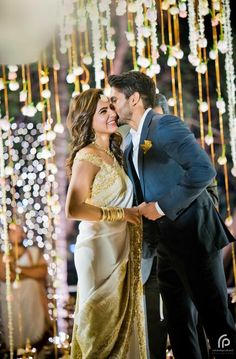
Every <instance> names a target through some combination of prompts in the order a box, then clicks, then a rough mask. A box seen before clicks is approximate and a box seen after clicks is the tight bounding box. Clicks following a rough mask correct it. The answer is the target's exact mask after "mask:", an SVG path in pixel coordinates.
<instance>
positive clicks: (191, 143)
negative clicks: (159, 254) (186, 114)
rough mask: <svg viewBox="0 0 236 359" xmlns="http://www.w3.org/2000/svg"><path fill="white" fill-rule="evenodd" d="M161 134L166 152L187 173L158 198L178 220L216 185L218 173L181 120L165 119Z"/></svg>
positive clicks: (159, 133)
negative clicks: (182, 213) (202, 194)
mask: <svg viewBox="0 0 236 359" xmlns="http://www.w3.org/2000/svg"><path fill="white" fill-rule="evenodd" d="M157 131H158V134H157V136H158V140H159V144H160V145H161V146H162V148H163V150H164V151H165V152H166V153H167V154H168V156H169V157H170V158H172V159H173V160H175V161H176V162H177V163H178V164H179V165H180V166H181V167H182V168H183V170H184V171H185V173H184V176H183V177H182V178H181V181H180V182H179V183H177V184H175V185H174V186H173V188H172V189H171V190H170V191H168V193H166V194H165V195H163V196H162V197H161V198H158V204H159V206H160V208H161V209H162V211H163V212H164V213H165V214H166V215H167V216H168V217H169V218H170V219H172V220H175V219H176V218H177V217H178V215H180V214H181V212H182V211H183V210H185V209H186V208H187V207H188V206H189V205H190V204H191V203H192V202H193V201H194V200H195V199H196V198H197V197H198V196H199V195H200V194H201V192H202V191H203V190H204V189H205V188H206V187H207V186H208V185H209V184H210V183H211V182H212V180H213V178H214V177H215V175H216V172H215V170H214V168H213V166H212V164H211V161H210V158H209V156H208V155H207V153H206V152H205V151H204V150H203V149H202V148H201V147H200V145H199V144H198V143H197V141H196V139H195V137H194V135H193V133H192V132H191V131H190V129H189V128H188V127H187V126H186V125H185V124H184V123H183V122H182V121H181V120H180V119H179V118H177V117H174V116H165V117H163V118H162V119H161V120H160V121H159V126H158V130H157ZM174 175H175V174H174V173H173V176H174Z"/></svg>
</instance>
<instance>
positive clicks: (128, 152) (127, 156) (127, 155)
mask: <svg viewBox="0 0 236 359" xmlns="http://www.w3.org/2000/svg"><path fill="white" fill-rule="evenodd" d="M132 150H133V144H132V141H130V143H129V145H128V146H127V148H126V149H125V153H124V156H125V164H126V170H127V175H128V176H129V178H130V179H131V181H132V182H133V183H134V178H133V173H132V170H131V166H130V156H131V155H132Z"/></svg>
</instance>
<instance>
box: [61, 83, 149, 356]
mask: <svg viewBox="0 0 236 359" xmlns="http://www.w3.org/2000/svg"><path fill="white" fill-rule="evenodd" d="M116 122H117V115H116V113H115V111H114V110H113V108H112V107H111V105H110V103H109V100H108V98H107V97H105V96H104V95H103V94H102V90H99V89H90V90H87V91H85V92H83V93H82V94H80V95H79V96H77V97H75V98H74V99H73V100H72V103H71V107H70V111H69V115H68V126H69V128H70V131H71V136H72V148H71V154H70V157H69V160H68V166H69V169H70V171H71V179H70V185H69V189H68V194H67V201H66V214H67V217H69V218H73V219H77V220H80V221H81V223H80V226H79V235H78V237H77V243H76V249H75V266H76V270H77V274H78V297H77V305H76V310H75V318H74V331H73V338H72V354H71V356H72V358H74V359H78V358H83V359H85V358H86V359H95V358H99V359H103V358H104V359H105V358H114V359H115V358H117V359H118V358H119V359H122V358H124V359H126V358H133V359H134V358H135V359H138V358H142V359H143V358H146V354H145V340H144V332H143V325H142V323H143V321H142V308H141V300H142V298H141V295H142V293H141V282H140V253H141V237H140V232H139V228H138V226H137V225H138V224H139V223H140V217H139V213H138V209H137V208H131V206H132V202H133V194H132V193H133V190H132V184H131V182H130V180H129V178H128V177H127V176H126V174H125V172H124V169H123V167H122V152H121V150H120V144H121V137H120V135H118V134H117V133H116V131H117V123H116ZM127 222H128V224H127ZM134 225H135V226H134Z"/></svg>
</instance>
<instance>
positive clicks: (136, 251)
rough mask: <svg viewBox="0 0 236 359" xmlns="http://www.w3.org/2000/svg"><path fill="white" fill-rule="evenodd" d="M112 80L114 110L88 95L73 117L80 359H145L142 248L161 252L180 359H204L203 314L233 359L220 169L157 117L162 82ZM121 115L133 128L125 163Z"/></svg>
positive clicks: (71, 194)
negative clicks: (216, 196) (199, 325)
mask: <svg viewBox="0 0 236 359" xmlns="http://www.w3.org/2000/svg"><path fill="white" fill-rule="evenodd" d="M109 83H110V86H111V99H110V101H109V100H108V98H107V97H105V96H104V95H103V94H102V91H101V90H97V89H91V90H87V91H85V92H83V93H82V94H81V95H79V96H77V97H76V98H74V99H73V101H72V104H71V107H70V111H69V115H68V122H69V123H68V124H69V127H70V131H71V135H72V149H71V154H70V157H69V161H68V165H69V169H70V170H71V179H70V185H69V189H68V194H67V203H66V212H67V216H68V217H70V218H74V219H78V220H80V221H81V223H80V227H79V229H80V233H79V236H78V239H77V244H76V249H75V265H76V269H77V274H78V297H77V306H76V310H75V320H74V321H75V323H74V331H73V340H72V357H73V358H90V359H95V358H96V359H103V358H117V359H118V358H119V359H122V358H125V359H126V358H132V359H138V358H146V352H145V336H144V331H143V316H142V304H141V302H142V293H141V289H140V288H141V281H140V257H141V254H140V253H141V245H143V247H144V248H143V251H144V253H145V257H151V256H153V255H155V253H156V251H157V254H158V263H159V267H158V279H159V283H160V291H161V294H162V297H163V301H164V303H165V306H166V310H167V325H168V332H169V335H170V341H171V346H172V349H173V352H174V356H175V358H176V359H184V358H191V359H200V358H201V354H200V349H199V343H198V339H197V332H196V318H195V313H196V311H195V309H194V308H195V307H194V305H195V306H196V308H197V310H198V312H199V314H200V317H201V319H202V322H203V325H204V328H205V330H206V334H207V337H208V339H209V342H210V346H211V349H212V351H213V353H214V355H215V357H216V358H217V357H218V355H219V357H221V358H222V352H220V349H221V348H219V347H218V341H219V340H220V338H221V337H222V336H223V338H227V340H228V342H227V343H229V345H228V346H227V355H231V356H230V357H234V355H235V353H234V352H233V351H234V350H235V347H236V336H235V327H234V321H233V318H232V317H231V315H230V312H229V310H228V305H227V288H226V284H225V278H224V270H223V264H222V259H221V255H220V249H221V248H222V247H224V246H226V245H227V244H228V243H229V242H230V241H233V240H234V238H233V237H232V236H231V234H230V233H229V231H228V230H227V228H226V227H225V225H224V223H223V221H222V220H221V218H220V217H219V214H218V213H217V211H216V210H215V207H214V205H213V203H212V201H211V198H210V197H209V195H208V193H207V191H206V187H207V186H208V185H209V184H210V183H211V181H212V179H213V178H214V176H215V174H216V173H215V170H214V169H213V168H212V165H211V163H210V160H209V158H208V156H207V154H206V153H205V152H204V151H203V150H202V149H201V147H200V146H199V145H198V143H197V141H196V140H195V138H194V136H193V134H192V133H191V132H190V130H189V129H188V127H187V126H186V125H185V124H184V123H183V122H182V121H181V120H180V119H178V118H177V117H174V116H171V115H158V114H156V113H155V112H153V111H152V108H153V107H154V99H155V84H154V82H153V81H152V80H151V79H150V78H149V77H148V76H146V75H145V74H143V73H140V72H137V71H131V72H128V73H124V74H122V75H111V76H110V77H109ZM114 110H115V111H114ZM117 114H118V116H119V121H120V122H123V123H128V124H129V125H130V127H131V136H132V141H131V142H130V143H129V144H128V146H127V147H126V150H125V153H124V160H123V156H122V152H121V150H120V145H121V138H120V136H119V135H118V134H117ZM123 161H124V163H123ZM123 165H124V167H125V168H126V172H127V173H128V176H127V175H126V173H125V171H124V169H123ZM133 204H135V205H136V207H132V206H133ZM140 214H141V215H142V216H143V222H144V240H143V243H142V244H141V235H140V230H139V229H140V228H139V224H140ZM157 345H158V343H157ZM223 357H224V358H225V357H226V356H225V355H224V356H223ZM157 359H158V358H157Z"/></svg>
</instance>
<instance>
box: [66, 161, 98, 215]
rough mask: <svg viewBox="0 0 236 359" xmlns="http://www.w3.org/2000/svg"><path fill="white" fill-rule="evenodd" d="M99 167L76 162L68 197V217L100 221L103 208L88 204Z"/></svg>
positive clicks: (85, 162)
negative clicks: (87, 200)
mask: <svg viewBox="0 0 236 359" xmlns="http://www.w3.org/2000/svg"><path fill="white" fill-rule="evenodd" d="M98 171H99V167H97V166H95V165H93V164H92V163H90V162H88V161H74V164H73V167H72V176H71V180H70V184H69V188H68V192H67V197H66V208H65V210H66V216H67V218H70V219H75V220H90V221H99V220H100V219H101V216H102V211H101V208H99V207H96V206H92V205H89V204H86V203H85V201H86V199H87V198H89V196H90V188H91V187H92V184H93V181H94V178H95V176H96V174H97V173H98Z"/></svg>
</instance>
